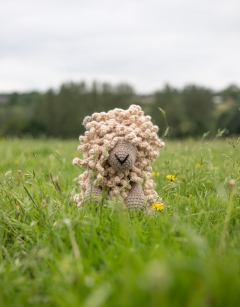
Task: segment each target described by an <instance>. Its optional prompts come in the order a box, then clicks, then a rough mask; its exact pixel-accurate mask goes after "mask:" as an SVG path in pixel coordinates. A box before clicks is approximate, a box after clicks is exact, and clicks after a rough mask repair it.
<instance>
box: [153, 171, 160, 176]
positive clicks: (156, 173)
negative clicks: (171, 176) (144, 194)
mask: <svg viewBox="0 0 240 307" xmlns="http://www.w3.org/2000/svg"><path fill="white" fill-rule="evenodd" d="M151 175H152V177H154V176H159V175H160V173H159V172H152V173H151Z"/></svg>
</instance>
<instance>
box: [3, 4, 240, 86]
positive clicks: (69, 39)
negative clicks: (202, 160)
mask: <svg viewBox="0 0 240 307" xmlns="http://www.w3.org/2000/svg"><path fill="white" fill-rule="evenodd" d="M0 27H1V29H4V31H1V34H0V72H1V73H0V92H4V91H12V90H31V89H33V88H34V89H40V90H44V89H47V88H49V87H53V86H54V87H57V86H58V85H60V83H61V82H64V81H69V80H74V81H79V80H81V79H84V80H89V81H90V80H93V79H98V80H106V81H109V82H114V83H116V82H120V81H126V82H129V83H130V84H132V85H133V86H134V87H135V88H136V89H137V91H138V92H150V91H152V90H155V89H157V88H160V87H162V86H163V84H164V83H166V82H167V83H170V84H173V85H175V86H179V87H181V86H183V85H185V84H186V83H197V84H202V85H206V86H209V87H213V88H221V87H224V86H226V85H228V84H229V83H231V82H235V83H239V80H240V62H239V54H240V41H239V37H240V3H239V1H236V0H218V1H215V0H202V1H200V0H199V1H191V0H181V1H180V0H168V1H159V0H148V1H145V0H122V1H112V0H111V1H110V0H102V1H97V0H84V1H83V0H81V1H73V0H72V1H68V2H66V1H56V0H48V1H46V0H42V1H26V0H22V1H17V0H9V1H4V3H3V2H1V4H0Z"/></svg>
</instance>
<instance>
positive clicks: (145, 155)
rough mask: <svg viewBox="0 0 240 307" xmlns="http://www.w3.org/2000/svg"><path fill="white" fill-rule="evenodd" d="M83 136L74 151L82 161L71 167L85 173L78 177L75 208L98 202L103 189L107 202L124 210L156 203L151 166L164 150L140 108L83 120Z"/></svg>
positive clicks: (98, 114) (156, 130) (157, 199)
mask: <svg viewBox="0 0 240 307" xmlns="http://www.w3.org/2000/svg"><path fill="white" fill-rule="evenodd" d="M83 124H84V126H85V128H86V132H85V135H84V136H80V137H79V140H80V146H79V147H78V151H79V152H82V153H83V159H82V160H81V159H79V158H75V159H74V160H73V165H80V166H81V167H82V168H84V169H86V171H85V172H84V173H83V174H81V175H80V176H79V181H80V194H77V195H75V197H74V200H75V202H76V204H77V206H78V207H81V205H82V203H84V202H87V201H88V200H89V199H90V198H91V197H93V199H94V201H95V202H98V201H99V199H100V197H101V195H102V190H103V189H104V191H105V193H106V194H107V198H110V199H112V198H117V199H118V200H119V201H122V202H124V203H125V204H126V205H127V206H133V207H144V206H147V205H151V204H153V203H155V202H156V201H159V196H158V194H157V193H156V191H155V190H154V188H155V183H154V182H153V180H152V179H151V178H150V177H151V171H152V167H151V163H152V162H153V161H154V160H155V159H156V158H157V157H158V155H159V148H161V147H163V146H164V142H162V141H161V140H160V139H159V138H158V135H157V132H158V127H157V126H155V125H153V124H152V122H151V117H150V116H144V113H143V111H142V109H141V107H140V106H137V105H131V106H130V107H129V109H128V110H122V109H114V110H111V111H109V112H107V113H105V112H101V113H94V114H93V115H92V116H87V117H85V119H84V121H83Z"/></svg>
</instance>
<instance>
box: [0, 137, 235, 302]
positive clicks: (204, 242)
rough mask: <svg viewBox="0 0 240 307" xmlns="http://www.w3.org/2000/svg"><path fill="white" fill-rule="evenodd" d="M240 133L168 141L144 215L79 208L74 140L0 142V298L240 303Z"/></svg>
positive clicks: (114, 209)
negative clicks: (151, 204) (158, 199)
mask: <svg viewBox="0 0 240 307" xmlns="http://www.w3.org/2000/svg"><path fill="white" fill-rule="evenodd" d="M239 140H240V139H239ZM239 140H237V139H233V140H225V139H221V140H219V139H216V140H212V141H211V140H209V141H208V140H206V139H204V140H201V141H194V140H187V141H174V142H173V141H168V140H165V142H166V147H165V148H164V149H162V150H161V155H160V157H159V158H158V159H157V160H156V161H155V162H154V164H153V179H154V180H155V182H156V185H157V187H156V190H157V191H158V193H159V194H160V195H161V196H162V198H163V202H164V210H163V211H157V210H156V211H155V214H154V215H153V216H149V215H146V214H143V213H142V212H137V211H135V212H129V211H128V210H124V209H123V208H122V206H121V205H117V204H115V203H114V202H111V201H110V202H109V203H107V207H106V208H105V207H104V208H103V207H102V206H99V207H96V206H94V205H92V204H89V205H88V206H85V207H84V208H83V209H82V210H80V211H79V210H77V209H76V207H75V206H74V204H72V203H71V201H70V199H71V197H72V196H73V195H74V194H75V193H76V192H77V191H78V185H77V176H78V175H79V173H80V172H81V169H80V168H78V167H74V166H72V164H71V162H72V159H73V158H74V157H76V156H77V155H78V153H77V151H76V148H77V146H78V140H74V141H59V140H48V139H46V140H27V139H25V140H19V139H12V140H8V139H3V138H2V139H0V155H1V163H0V196H1V197H0V306H3V307H7V306H14V307H17V306H61V307H65V306H72V307H76V306H83V307H99V306H114V307H115V306H116V307H117V306H125V307H126V306H164V307H166V306H183V307H187V306H189V307H194V306H224V307H225V306H240V190H239V181H240V142H239ZM168 175H174V177H173V179H175V180H173V181H171V180H169V179H167V178H166V176H168ZM168 178H169V177H168Z"/></svg>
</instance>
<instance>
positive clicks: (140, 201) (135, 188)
mask: <svg viewBox="0 0 240 307" xmlns="http://www.w3.org/2000/svg"><path fill="white" fill-rule="evenodd" d="M131 186H132V188H131V190H130V192H129V194H128V197H127V198H126V205H127V206H128V207H132V208H143V207H145V206H146V204H147V202H146V198H145V195H144V193H143V189H142V186H141V184H140V183H136V182H132V183H131Z"/></svg>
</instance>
